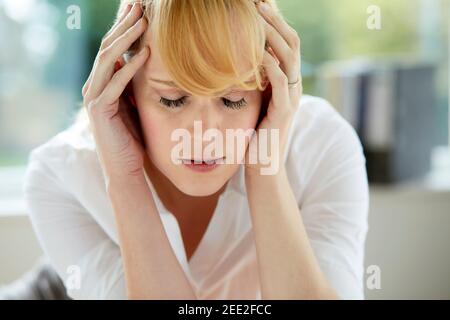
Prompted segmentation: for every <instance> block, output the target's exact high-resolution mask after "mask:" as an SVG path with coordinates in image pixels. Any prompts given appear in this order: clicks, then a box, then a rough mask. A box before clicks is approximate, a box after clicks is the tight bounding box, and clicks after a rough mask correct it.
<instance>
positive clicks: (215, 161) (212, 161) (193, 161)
mask: <svg viewBox="0 0 450 320" xmlns="http://www.w3.org/2000/svg"><path fill="white" fill-rule="evenodd" d="M224 160H225V157H220V158H214V159H203V160H202V159H181V161H182V162H183V164H187V165H193V166H210V165H216V164H222V163H224Z"/></svg>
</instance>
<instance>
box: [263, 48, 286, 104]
mask: <svg viewBox="0 0 450 320" xmlns="http://www.w3.org/2000/svg"><path fill="white" fill-rule="evenodd" d="M263 66H264V70H265V72H266V75H267V78H268V80H269V82H270V84H271V85H272V99H273V106H274V107H275V109H282V110H286V111H287V110H289V106H290V97H289V90H288V79H287V76H286V74H285V73H284V72H283V70H281V69H280V67H279V66H278V64H277V62H276V60H275V59H274V57H272V56H271V55H270V53H268V52H267V51H264V58H263Z"/></svg>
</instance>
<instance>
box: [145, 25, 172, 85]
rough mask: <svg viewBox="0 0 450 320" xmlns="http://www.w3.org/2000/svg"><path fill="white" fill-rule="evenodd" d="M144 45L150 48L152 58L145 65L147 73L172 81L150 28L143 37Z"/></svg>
mask: <svg viewBox="0 0 450 320" xmlns="http://www.w3.org/2000/svg"><path fill="white" fill-rule="evenodd" d="M142 45H146V46H148V47H150V58H149V59H148V60H147V62H146V63H145V65H144V70H145V73H146V74H147V75H152V76H153V75H155V76H156V75H157V76H159V77H160V78H163V79H171V77H170V75H169V73H168V71H167V68H166V67H165V65H164V62H163V60H162V58H161V53H160V51H159V48H158V46H157V45H156V41H154V36H153V35H152V31H151V29H150V28H148V29H147V31H145V33H144V36H143V37H142Z"/></svg>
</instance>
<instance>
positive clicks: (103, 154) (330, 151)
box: [25, 0, 368, 299]
mask: <svg viewBox="0 0 450 320" xmlns="http://www.w3.org/2000/svg"><path fill="white" fill-rule="evenodd" d="M129 2H130V3H129ZM132 2H133V1H126V0H123V1H122V3H121V6H120V8H119V18H118V19H117V21H116V23H115V25H114V26H113V27H112V28H111V30H110V31H109V32H108V33H107V34H106V36H105V37H104V39H103V41H102V44H101V46H100V50H99V53H98V55H97V58H96V60H95V62H94V66H93V68H92V71H91V74H90V76H89V78H88V80H87V81H86V84H85V85H84V87H83V90H82V93H83V97H84V101H83V105H84V108H83V110H84V111H85V115H86V117H85V119H84V120H83V118H80V119H81V120H79V121H77V122H76V123H75V124H74V125H73V126H71V127H70V128H69V129H67V130H65V131H63V132H61V133H60V134H58V135H56V136H55V137H53V138H52V139H50V140H49V141H48V142H46V143H45V144H43V145H41V146H39V147H38V148H36V149H35V150H33V152H32V153H31V155H30V164H29V167H28V172H27V178H26V184H25V194H26V202H27V204H28V207H29V211H30V215H31V220H32V223H33V226H34V228H35V230H36V233H37V235H38V238H39V240H40V242H41V245H42V247H43V250H44V252H45V253H46V255H47V256H48V257H49V259H50V261H51V262H52V264H53V266H54V267H55V269H56V270H57V272H58V274H59V275H60V276H61V277H62V278H63V280H64V281H65V284H66V286H67V289H68V293H69V295H70V296H71V297H73V298H82V299H83V298H89V299H116V298H117V299H121V298H130V299H261V298H262V299H336V298H342V299H361V298H363V297H364V295H363V257H364V241H365V236H366V232H367V211H368V188H367V177H366V171H365V158H364V156H363V153H362V148H361V144H360V142H359V140H358V138H357V136H356V134H355V131H354V130H353V129H352V128H351V126H350V125H349V124H348V123H347V122H346V121H345V120H344V119H343V118H342V117H341V116H340V115H339V114H338V113H337V112H336V111H334V109H333V108H332V106H330V105H329V104H328V103H327V102H326V101H325V100H323V99H321V98H317V97H312V96H307V95H303V94H302V86H301V78H300V74H299V70H300V41H299V38H298V36H297V34H296V32H295V31H294V29H292V28H291V27H290V26H289V25H288V24H287V23H286V22H285V21H284V19H283V18H282V16H281V15H280V13H279V11H278V10H277V7H276V4H275V2H274V1H273V0H272V1H269V0H266V1H265V2H263V1H256V2H253V1H251V0H237V1H227V0H161V1H154V2H152V1H150V0H144V1H142V6H141V5H139V4H133V3H132ZM199 123H200V124H201V126H202V129H203V130H206V129H216V131H215V132H216V134H217V133H218V135H216V137H217V136H218V137H221V138H223V140H224V141H221V140H220V139H217V140H216V142H217V141H219V142H223V143H217V144H214V146H215V148H213V149H214V150H213V151H214V152H211V153H209V154H208V153H206V152H203V153H202V152H198V148H195V146H197V147H201V149H202V150H203V149H207V147H208V145H209V144H208V143H206V142H205V141H208V139H210V140H211V138H212V136H209V138H208V137H207V138H203V136H202V135H201V134H200V135H199V132H198V126H197V125H198V124H199ZM252 129H256V130H253V131H252ZM226 130H232V131H233V132H246V133H248V132H250V134H245V135H244V138H245V140H244V143H243V144H240V145H238V146H237V147H236V146H234V145H232V148H228V146H230V140H229V139H228V136H226V135H225V132H226ZM249 130H250V131H249ZM210 132H212V131H210ZM185 133H188V134H190V135H188V143H187V147H186V145H183V147H184V148H182V149H183V150H182V151H183V152H181V153H179V152H175V151H176V150H178V151H179V147H180V145H181V144H180V143H179V142H178V141H177V140H176V139H174V137H177V136H179V134H185ZM265 133H269V134H268V135H266V138H267V136H268V137H270V138H269V139H264V138H263V134H265ZM272 133H274V134H273V135H272ZM220 134H222V135H220ZM192 135H194V138H192ZM199 137H200V138H199ZM225 137H226V138H225ZM272 137H274V139H272ZM247 138H248V139H247ZM199 139H200V140H199ZM204 140H205V141H204ZM190 142H192V144H193V145H194V149H196V150H197V151H195V150H194V152H193V154H192V152H191V147H192V144H191V143H190ZM256 142H257V143H256ZM254 146H257V148H253V147H254ZM255 150H257V151H256V152H255ZM261 150H262V151H268V152H267V153H266V154H267V155H268V156H269V157H267V158H266V159H263V157H262V156H261V154H264V153H260V151H261ZM185 151H187V153H186V152H185ZM186 154H187V155H186ZM230 158H231V159H234V161H228V160H229V159H230ZM267 159H269V161H266V160H267ZM252 160H253V161H252ZM263 160H264V161H263ZM273 164H275V165H273ZM268 165H273V166H271V168H270V169H273V170H266V171H265V173H264V169H267V167H268Z"/></svg>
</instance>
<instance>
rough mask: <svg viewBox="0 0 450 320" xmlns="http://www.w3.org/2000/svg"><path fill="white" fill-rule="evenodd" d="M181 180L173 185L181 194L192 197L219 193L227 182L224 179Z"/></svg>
mask: <svg viewBox="0 0 450 320" xmlns="http://www.w3.org/2000/svg"><path fill="white" fill-rule="evenodd" d="M205 178H206V177H205ZM181 179H182V181H179V182H176V183H174V184H175V185H176V187H177V188H178V189H179V190H180V191H181V192H183V193H185V194H187V195H189V196H192V197H207V196H210V195H213V194H214V193H216V192H217V191H219V190H220V188H222V187H223V185H224V184H225V183H226V181H227V180H226V179H218V178H212V177H211V178H210V179H192V180H191V181H189V180H187V179H186V177H183V178H181Z"/></svg>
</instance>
